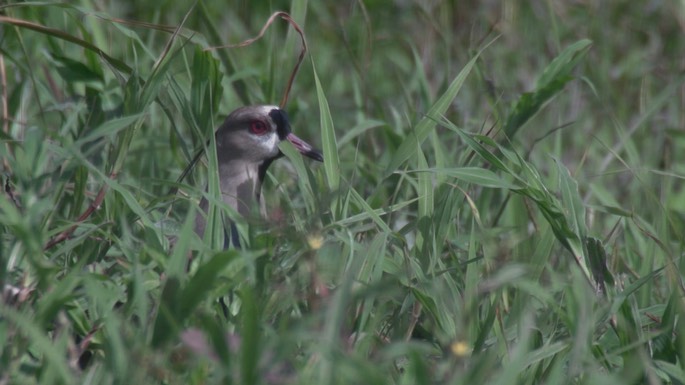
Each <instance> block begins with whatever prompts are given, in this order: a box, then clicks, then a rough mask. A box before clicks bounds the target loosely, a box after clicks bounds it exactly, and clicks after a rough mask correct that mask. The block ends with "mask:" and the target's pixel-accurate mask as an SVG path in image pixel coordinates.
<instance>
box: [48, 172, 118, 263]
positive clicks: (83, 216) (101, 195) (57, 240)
mask: <svg viewBox="0 0 685 385" xmlns="http://www.w3.org/2000/svg"><path fill="white" fill-rule="evenodd" d="M109 178H110V179H114V178H116V173H114V172H113V173H112V174H111V175H110V176H109ZM107 187H108V186H107V183H105V184H104V185H103V186H102V187H101V188H100V191H99V192H98V195H97V196H96V197H95V200H93V202H92V203H91V204H90V206H88V208H87V209H86V211H84V212H83V214H81V215H80V216H79V217H78V218H77V219H76V223H74V224H73V225H71V226H70V227H69V228H68V229H66V230H64V231H62V232H61V233H59V234H58V235H57V236H56V237H54V238H52V239H51V240H50V241H48V243H47V244H46V245H45V247H44V248H43V250H48V249H50V248H52V247H53V246H55V245H56V244H58V243H60V242H64V241H65V240H66V239H68V238H69V237H70V236H71V234H72V233H73V232H74V231H75V230H76V228H77V227H78V225H79V224H80V223H82V222H83V221H85V220H86V219H88V217H90V216H91V215H92V214H93V213H94V212H95V210H97V209H99V208H100V205H101V204H102V201H103V200H104V199H105V193H106V192H107Z"/></svg>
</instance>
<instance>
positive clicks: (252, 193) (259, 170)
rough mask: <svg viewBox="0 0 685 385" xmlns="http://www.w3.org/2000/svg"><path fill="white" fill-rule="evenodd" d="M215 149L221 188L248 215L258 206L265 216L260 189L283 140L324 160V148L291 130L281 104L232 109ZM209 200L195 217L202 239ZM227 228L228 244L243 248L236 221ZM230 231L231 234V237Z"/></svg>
mask: <svg viewBox="0 0 685 385" xmlns="http://www.w3.org/2000/svg"><path fill="white" fill-rule="evenodd" d="M215 135H216V136H215V138H216V150H217V151H216V152H217V160H218V166H219V167H218V168H219V187H220V190H221V197H222V200H223V202H224V203H226V205H228V206H229V207H232V208H233V209H234V210H235V211H236V212H237V213H238V214H240V215H241V216H243V217H247V216H248V215H249V214H250V213H251V212H252V210H253V207H254V206H255V205H258V206H259V211H260V214H261V215H262V216H263V217H265V216H266V205H265V204H264V201H263V200H262V199H261V188H262V182H263V181H264V177H265V176H266V171H267V169H268V168H269V166H270V165H271V164H272V163H273V161H275V160H276V159H278V158H280V157H282V156H283V153H282V152H281V150H280V149H279V147H278V144H279V143H280V142H282V141H286V140H287V141H288V142H290V143H291V144H292V145H293V146H294V147H295V149H296V150H297V151H298V152H299V153H301V154H302V155H304V156H306V157H308V158H311V159H313V160H316V161H319V162H323V160H324V159H323V154H322V152H321V151H319V150H317V149H315V148H314V147H312V146H311V145H310V144H309V143H307V142H305V141H304V140H302V139H300V138H298V137H297V136H296V135H295V134H293V132H292V131H291V127H290V121H289V119H288V115H287V114H286V112H285V111H284V110H283V109H281V108H280V107H278V106H272V105H252V106H244V107H240V108H238V109H236V110H235V111H233V112H231V113H230V114H229V115H228V116H227V117H226V119H225V120H224V122H223V124H222V125H221V126H220V127H219V129H217V130H216V134H215ZM208 207H209V203H208V201H207V199H206V198H203V199H202V200H201V201H200V208H201V210H202V213H199V214H198V215H196V217H195V232H196V233H197V234H198V235H199V236H200V237H201V238H202V237H203V235H204V232H205V227H206V224H207V218H206V213H207V212H208ZM229 226H230V229H224V230H225V231H224V232H225V234H226V235H227V236H226V237H225V245H224V246H225V247H226V248H228V247H229V240H230V242H232V243H233V245H234V246H235V247H238V248H239V247H240V241H239V238H238V233H237V230H236V228H235V224H234V223H233V222H230V224H229ZM229 230H230V236H229Z"/></svg>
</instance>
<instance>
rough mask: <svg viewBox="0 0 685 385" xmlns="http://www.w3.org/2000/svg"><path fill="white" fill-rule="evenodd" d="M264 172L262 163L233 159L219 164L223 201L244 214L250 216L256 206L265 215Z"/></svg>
mask: <svg viewBox="0 0 685 385" xmlns="http://www.w3.org/2000/svg"><path fill="white" fill-rule="evenodd" d="M262 177H263V174H261V173H260V165H259V164H255V163H251V162H241V161H237V160H236V161H231V162H225V163H222V164H221V165H219V183H220V186H219V187H220V188H221V197H222V199H223V201H224V202H225V203H226V204H227V205H229V206H231V207H233V208H234V209H236V211H238V213H240V215H242V216H245V217H247V216H249V215H250V214H251V213H253V212H254V211H253V210H255V208H256V207H259V212H260V213H261V214H262V215H265V214H266V213H265V211H266V209H265V207H264V204H263V203H262V202H261V199H260V193H261V188H262V180H261V178H262Z"/></svg>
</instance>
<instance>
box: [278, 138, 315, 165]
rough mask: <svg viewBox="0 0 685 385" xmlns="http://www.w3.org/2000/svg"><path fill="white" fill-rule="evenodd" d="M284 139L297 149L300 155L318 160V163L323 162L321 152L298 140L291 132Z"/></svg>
mask: <svg viewBox="0 0 685 385" xmlns="http://www.w3.org/2000/svg"><path fill="white" fill-rule="evenodd" d="M285 139H286V140H288V142H290V143H291V144H292V145H293V146H294V147H295V148H296V149H297V151H299V152H300V154H302V155H304V156H306V157H308V158H312V159H314V160H318V161H319V162H323V154H322V153H321V151H319V150H316V149H315V148H314V147H312V146H310V145H309V143H307V142H305V141H304V140H302V139H300V138H298V137H297V136H295V134H293V133H292V132H291V133H289V134H288V136H286V137H285Z"/></svg>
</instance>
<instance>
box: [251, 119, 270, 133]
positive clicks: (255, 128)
mask: <svg viewBox="0 0 685 385" xmlns="http://www.w3.org/2000/svg"><path fill="white" fill-rule="evenodd" d="M268 130H269V129H268V128H267V127H266V124H264V122H262V121H261V120H255V121H253V122H251V123H250V132H252V133H253V134H255V135H264V134H266V132H267V131H268Z"/></svg>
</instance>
